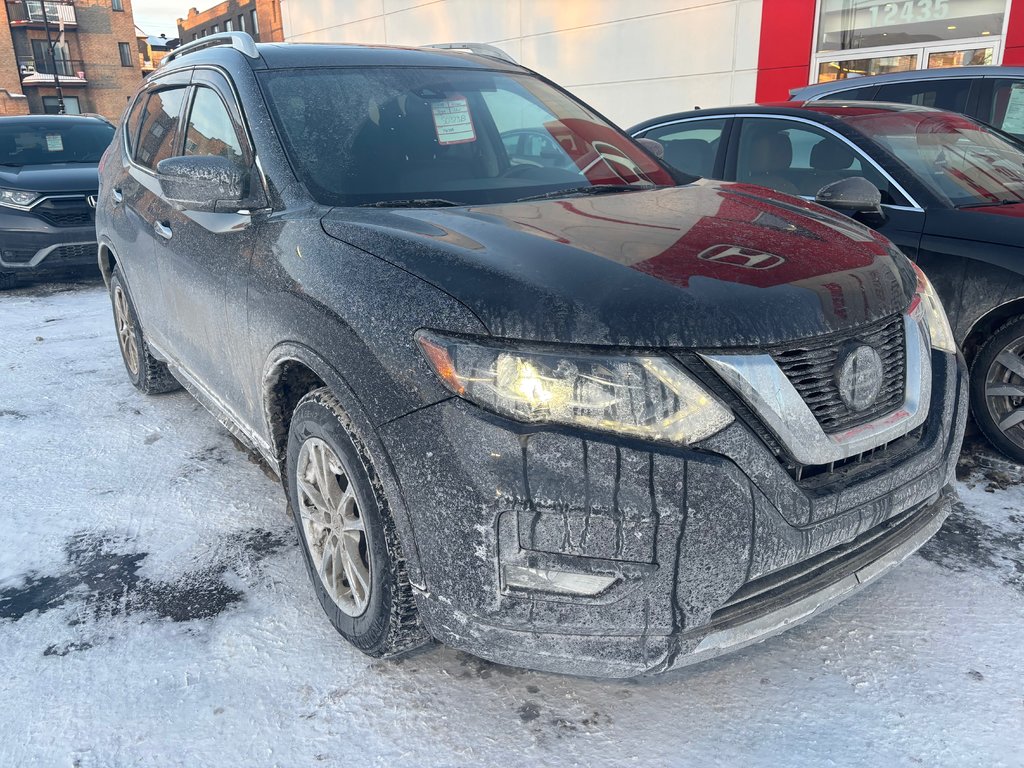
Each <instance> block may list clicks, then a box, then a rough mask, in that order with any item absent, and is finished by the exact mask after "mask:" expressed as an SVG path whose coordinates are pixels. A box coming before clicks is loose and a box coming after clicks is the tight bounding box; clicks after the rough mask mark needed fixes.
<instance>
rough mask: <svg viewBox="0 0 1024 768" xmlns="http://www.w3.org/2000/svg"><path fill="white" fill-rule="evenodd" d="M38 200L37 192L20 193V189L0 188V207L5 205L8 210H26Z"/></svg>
mask: <svg viewBox="0 0 1024 768" xmlns="http://www.w3.org/2000/svg"><path fill="white" fill-rule="evenodd" d="M38 198H39V193H38V192H22V191H21V190H20V189H4V188H3V187H0V205H6V206H7V207H9V208H28V206H29V205H31V204H32V203H34V202H35V201H36V200H37V199H38Z"/></svg>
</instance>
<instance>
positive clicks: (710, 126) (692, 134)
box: [643, 118, 728, 177]
mask: <svg viewBox="0 0 1024 768" xmlns="http://www.w3.org/2000/svg"><path fill="white" fill-rule="evenodd" d="M727 123H728V119H725V118H723V119H721V120H690V121H689V122H685V123H675V124H673V125H663V126H659V127H657V128H651V129H650V130H649V131H647V132H646V133H644V134H643V137H644V138H645V139H655V140H656V141H660V142H661V143H662V145H663V146H664V147H665V162H666V163H668V164H669V165H671V166H672V167H673V168H678V169H679V170H680V171H682V172H683V173H689V174H692V175H694V176H705V177H706V176H710V175H711V174H712V173H714V169H715V158H716V157H717V156H718V147H719V145H720V144H721V143H722V132H723V131H724V130H725V126H726V124H727Z"/></svg>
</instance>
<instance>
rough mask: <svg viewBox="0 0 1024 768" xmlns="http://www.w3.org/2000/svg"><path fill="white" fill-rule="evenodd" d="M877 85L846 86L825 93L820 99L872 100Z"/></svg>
mask: <svg viewBox="0 0 1024 768" xmlns="http://www.w3.org/2000/svg"><path fill="white" fill-rule="evenodd" d="M877 90H878V86H877V85H865V86H862V87H861V88H847V89H846V90H845V91H836V92H835V93H826V94H825V95H824V96H822V97H821V100H822V101H872V100H873V99H874V98H875V91H877Z"/></svg>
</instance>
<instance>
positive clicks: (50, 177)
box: [0, 115, 114, 288]
mask: <svg viewBox="0 0 1024 768" xmlns="http://www.w3.org/2000/svg"><path fill="white" fill-rule="evenodd" d="M113 136H114V126H112V125H111V124H110V123H108V122H107V121H106V120H104V119H103V118H101V117H91V116H74V117H72V116H57V115H25V116H19V117H0V288H4V287H7V286H9V285H11V284H13V283H14V281H15V280H16V279H17V278H18V277H19V276H22V277H25V276H31V275H38V274H41V273H54V272H58V271H68V270H74V269H79V268H81V267H88V269H89V271H92V270H95V268H96V266H95V265H96V228H95V223H94V221H93V214H94V208H95V207H96V192H97V185H98V181H97V171H96V167H97V164H98V163H99V161H100V157H101V156H102V155H103V152H104V150H105V149H106V148H107V147H108V146H109V145H110V141H111V139H112V138H113Z"/></svg>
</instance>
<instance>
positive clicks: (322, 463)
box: [285, 387, 429, 657]
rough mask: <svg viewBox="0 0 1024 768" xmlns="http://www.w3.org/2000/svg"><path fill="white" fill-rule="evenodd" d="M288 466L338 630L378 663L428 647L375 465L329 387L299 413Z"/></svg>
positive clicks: (310, 558)
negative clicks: (381, 660) (384, 659)
mask: <svg viewBox="0 0 1024 768" xmlns="http://www.w3.org/2000/svg"><path fill="white" fill-rule="evenodd" d="M286 461H287V464H286V469H285V477H286V488H287V491H288V500H289V503H290V506H291V509H292V513H293V516H294V518H295V525H296V528H297V529H298V533H299V541H300V543H301V545H302V551H303V554H304V555H305V560H306V566H307V568H308V570H309V575H310V578H311V580H312V582H313V588H314V590H315V591H316V595H317V598H318V599H319V600H320V605H321V606H322V607H323V609H324V611H325V612H326V613H327V616H328V618H329V619H330V620H331V623H332V624H333V625H334V627H335V629H337V630H338V632H340V633H341V634H342V635H343V636H344V637H345V638H346V639H347V640H348V641H349V642H350V643H352V644H353V645H354V646H356V647H357V648H358V649H359V650H361V651H362V652H363V653H365V654H367V655H369V656H374V657H384V656H394V655H396V654H399V653H403V652H405V651H408V650H411V649H413V648H415V647H417V646H419V645H422V644H423V643H424V642H426V641H427V640H428V639H429V637H428V635H427V633H426V631H425V630H424V628H423V626H422V624H421V623H420V621H419V618H418V615H417V612H416V605H415V601H414V598H413V594H412V588H411V587H410V585H409V579H408V576H407V575H406V569H405V558H404V556H403V554H402V549H401V545H400V544H399V541H398V535H397V534H396V532H395V526H394V521H393V520H392V519H391V515H390V512H389V510H388V504H387V499H386V497H385V496H384V492H383V489H382V488H381V485H380V483H379V482H378V480H377V475H376V472H375V471H374V468H373V461H372V460H371V458H370V456H369V453H368V452H367V450H366V447H365V445H364V444H363V442H362V440H360V438H359V436H358V434H357V431H356V429H355V428H354V426H353V424H352V422H351V420H350V419H349V417H348V416H347V414H346V413H345V411H344V410H343V409H342V407H341V404H340V403H339V402H338V400H337V398H335V397H334V395H333V394H332V393H331V392H330V390H329V389H327V388H326V387H325V388H321V389H317V390H315V391H313V392H310V393H309V394H308V395H306V396H305V397H303V398H302V399H301V400H300V401H299V403H298V405H297V406H296V407H295V411H294V412H293V414H292V420H291V427H290V429H289V433H288V453H287V459H286Z"/></svg>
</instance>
